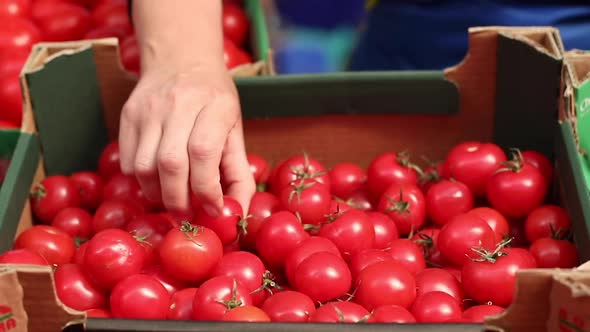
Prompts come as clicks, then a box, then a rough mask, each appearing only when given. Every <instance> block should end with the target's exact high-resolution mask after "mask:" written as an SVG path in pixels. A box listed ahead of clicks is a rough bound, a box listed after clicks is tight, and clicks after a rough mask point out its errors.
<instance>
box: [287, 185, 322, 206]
mask: <svg viewBox="0 0 590 332" xmlns="http://www.w3.org/2000/svg"><path fill="white" fill-rule="evenodd" d="M315 184H316V182H313V181H310V182H307V183H305V181H301V183H299V184H291V186H292V187H293V190H291V192H290V193H289V203H291V202H292V201H293V197H294V196H297V203H300V202H301V193H302V192H303V191H304V190H305V189H307V188H311V187H312V186H314V185H315Z"/></svg>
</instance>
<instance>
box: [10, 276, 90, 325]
mask: <svg viewBox="0 0 590 332" xmlns="http://www.w3.org/2000/svg"><path fill="white" fill-rule="evenodd" d="M0 273H2V274H9V275H15V276H16V277H17V279H18V284H17V285H12V286H13V287H20V288H21V289H22V293H21V294H22V305H23V308H24V310H25V312H26V314H27V316H28V331H34V332H37V331H48V332H49V331H51V332H55V331H61V330H62V329H63V328H65V327H67V326H70V325H73V324H81V323H84V322H85V320H86V314H85V313H84V312H80V311H76V310H73V309H70V308H68V307H66V306H65V305H64V304H63V303H61V301H60V300H59V299H58V298H57V295H56V292H55V286H54V280H53V270H52V268H51V267H49V266H33V265H0ZM23 331H25V330H23Z"/></svg>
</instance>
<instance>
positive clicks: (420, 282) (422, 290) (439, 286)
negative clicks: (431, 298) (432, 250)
mask: <svg viewBox="0 0 590 332" xmlns="http://www.w3.org/2000/svg"><path fill="white" fill-rule="evenodd" d="M416 287H417V293H416V296H420V295H422V294H426V293H430V292H443V293H447V294H449V295H451V296H452V297H453V298H455V300H457V302H459V303H461V302H462V301H463V298H464V295H463V287H462V286H461V283H460V282H459V280H457V278H456V277H455V276H453V275H452V274H451V273H450V272H448V271H446V270H443V269H439V268H428V269H426V270H424V271H422V272H420V273H418V274H417V275H416Z"/></svg>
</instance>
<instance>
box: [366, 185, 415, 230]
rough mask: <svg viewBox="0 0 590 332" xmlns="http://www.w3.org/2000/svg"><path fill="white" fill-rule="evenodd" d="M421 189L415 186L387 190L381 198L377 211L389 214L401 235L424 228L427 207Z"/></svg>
mask: <svg viewBox="0 0 590 332" xmlns="http://www.w3.org/2000/svg"><path fill="white" fill-rule="evenodd" d="M424 201H425V200H424V195H423V194H422V191H420V188H418V186H416V185H414V184H404V185H397V184H394V185H392V186H391V187H389V188H387V190H385V192H384V193H383V196H381V199H380V201H379V207H378V208H377V210H379V211H381V212H383V213H385V214H387V215H388V216H389V217H390V218H391V219H392V220H393V222H395V225H396V226H397V230H398V231H399V234H400V235H408V234H410V233H412V232H415V231H417V230H419V229H420V228H422V226H423V225H424V223H425V222H426V205H425V202H424Z"/></svg>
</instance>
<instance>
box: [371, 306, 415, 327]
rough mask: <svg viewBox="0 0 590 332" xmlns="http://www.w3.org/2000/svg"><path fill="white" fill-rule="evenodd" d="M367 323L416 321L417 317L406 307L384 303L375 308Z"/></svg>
mask: <svg viewBox="0 0 590 332" xmlns="http://www.w3.org/2000/svg"><path fill="white" fill-rule="evenodd" d="M367 323H398V324H404V323H406V324H408V323H416V318H414V315H412V313H411V312H409V311H408V310H407V309H405V308H404V307H400V306H398V305H394V304H392V305H384V306H380V307H377V308H375V309H374V310H373V312H372V314H371V317H370V318H369V320H368V321H367Z"/></svg>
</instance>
